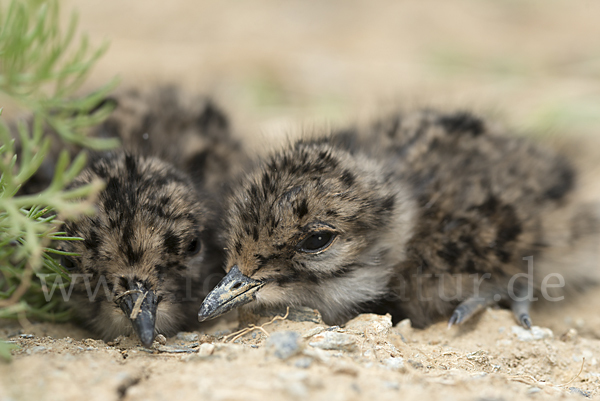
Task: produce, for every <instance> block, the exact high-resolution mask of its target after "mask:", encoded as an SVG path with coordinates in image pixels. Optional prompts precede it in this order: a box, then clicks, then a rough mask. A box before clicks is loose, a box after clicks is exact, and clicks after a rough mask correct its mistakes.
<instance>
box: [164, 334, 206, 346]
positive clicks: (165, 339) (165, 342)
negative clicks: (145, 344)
mask: <svg viewBox="0 0 600 401" xmlns="http://www.w3.org/2000/svg"><path fill="white" fill-rule="evenodd" d="M196 337H198V335H196ZM154 341H156V342H157V343H159V344H160V345H166V344H167V338H166V337H165V336H163V335H162V334H159V335H157V336H156V338H155V339H154Z"/></svg>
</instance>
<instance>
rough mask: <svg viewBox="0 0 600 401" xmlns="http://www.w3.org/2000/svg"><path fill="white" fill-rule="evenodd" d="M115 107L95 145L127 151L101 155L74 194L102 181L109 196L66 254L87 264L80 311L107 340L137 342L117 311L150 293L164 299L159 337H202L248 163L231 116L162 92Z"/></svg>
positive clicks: (77, 292)
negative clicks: (106, 140) (226, 200)
mask: <svg viewBox="0 0 600 401" xmlns="http://www.w3.org/2000/svg"><path fill="white" fill-rule="evenodd" d="M107 101H111V102H115V104H116V108H115V111H114V112H113V114H112V115H111V116H110V117H109V119H108V120H106V121H105V122H104V123H103V124H102V125H100V126H99V127H97V128H95V129H94V132H93V135H95V136H104V137H119V138H120V139H122V141H123V148H124V149H121V150H117V151H113V152H108V153H97V154H93V155H92V157H91V161H90V163H89V165H88V167H87V168H86V170H84V171H83V172H82V173H81V174H80V175H79V177H78V178H77V179H76V180H75V181H74V182H73V184H72V187H77V186H80V185H84V184H86V183H89V182H91V181H92V180H95V179H101V180H103V181H104V182H105V183H106V187H105V189H104V190H103V191H102V192H101V193H100V194H99V196H98V199H97V200H96V207H97V213H96V214H95V215H94V216H89V217H82V218H81V219H80V220H78V221H74V222H69V223H66V225H65V231H66V232H67V233H68V235H69V236H79V237H82V238H83V239H84V241H64V242H63V243H61V244H60V246H61V248H62V249H64V250H67V251H70V252H77V253H79V254H80V256H77V257H73V258H72V260H71V261H69V265H72V266H69V267H70V270H71V272H72V273H73V274H78V275H80V276H78V277H76V278H75V279H74V289H73V296H72V300H71V304H72V305H73V307H74V309H75V311H76V313H77V316H78V318H79V320H80V321H81V322H82V323H83V324H84V325H85V326H87V327H89V328H90V329H92V330H93V331H94V332H96V333H98V334H99V335H100V336H101V337H102V338H104V339H113V338H115V337H116V336H118V335H128V334H130V333H131V332H132V331H133V328H132V324H131V322H130V320H129V319H128V317H127V316H126V315H125V314H124V312H123V311H122V310H121V308H120V307H119V303H118V302H117V301H118V300H119V298H120V297H121V296H122V295H123V294H124V293H126V292H127V291H128V290H130V289H131V283H132V282H138V283H142V284H143V286H144V287H145V288H146V289H147V290H151V291H153V292H155V294H156V296H157V299H158V306H157V313H156V325H155V332H156V333H157V334H158V333H161V334H164V335H167V336H169V335H172V334H174V333H176V332H177V331H180V330H183V329H189V328H191V327H193V325H194V323H195V322H197V319H196V312H197V309H198V307H199V305H200V303H201V301H202V299H203V298H204V296H205V295H206V294H207V293H208V292H209V291H210V289H211V288H212V287H213V286H214V285H215V284H216V283H218V282H219V280H220V278H221V277H222V276H223V269H222V262H223V252H222V248H223V245H222V244H221V243H220V242H219V240H218V238H219V230H220V225H219V220H218V219H217V216H218V215H219V213H220V212H221V209H220V206H221V205H220V197H221V193H222V191H223V190H224V186H225V183H226V182H227V179H226V177H228V176H229V175H230V174H231V173H232V171H233V170H234V169H235V168H237V167H236V166H239V165H240V164H241V163H242V160H243V155H242V153H241V150H240V146H239V144H238V142H237V141H236V140H235V139H233V138H232V136H231V134H230V132H229V126H228V121H227V118H226V117H225V115H224V114H223V113H222V112H221V111H220V110H218V109H217V108H216V107H215V106H214V105H212V104H211V103H210V102H207V101H206V100H200V101H197V102H196V103H191V102H187V103H186V102H184V101H183V100H182V97H181V96H180V95H179V94H178V93H177V91H175V90H174V89H159V90H152V91H150V92H137V91H129V92H125V93H123V94H121V95H117V96H115V97H114V98H111V99H108V100H107ZM74 277H75V276H74ZM84 277H85V280H84ZM86 280H87V283H86ZM90 291H91V292H90ZM94 291H97V293H96V296H95V297H90V294H94Z"/></svg>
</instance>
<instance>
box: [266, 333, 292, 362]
mask: <svg viewBox="0 0 600 401" xmlns="http://www.w3.org/2000/svg"><path fill="white" fill-rule="evenodd" d="M299 342H300V334H299V333H297V332H295V331H279V332H277V333H273V334H271V336H270V337H269V338H268V339H267V343H266V347H267V350H268V351H270V352H271V353H273V354H274V355H275V356H276V357H277V358H279V359H288V358H289V357H291V356H293V355H296V354H297V353H298V352H299V351H300V344H299Z"/></svg>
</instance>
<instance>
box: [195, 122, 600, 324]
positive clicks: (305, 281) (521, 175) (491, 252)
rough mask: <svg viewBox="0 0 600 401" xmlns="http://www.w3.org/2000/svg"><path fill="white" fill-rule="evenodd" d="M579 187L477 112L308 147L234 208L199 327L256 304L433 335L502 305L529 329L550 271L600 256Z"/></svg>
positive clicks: (265, 169)
mask: <svg viewBox="0 0 600 401" xmlns="http://www.w3.org/2000/svg"><path fill="white" fill-rule="evenodd" d="M575 189H576V172H575V171H574V169H573V168H572V167H571V165H570V164H569V162H568V161H566V160H565V159H563V158H561V157H560V156H558V155H557V154H555V153H553V152H551V151H549V150H546V149H543V148H542V147H538V146H535V145H533V144H531V143H529V142H527V141H526V140H523V139H519V138H516V137H509V136H504V135H501V134H500V133H498V132H496V131H495V130H493V129H491V128H490V127H488V125H487V124H486V123H485V122H483V121H482V120H480V119H479V118H476V117H474V116H472V115H470V114H468V113H456V114H444V113H438V112H434V111H426V112H420V113H414V114H409V115H406V116H401V115H395V116H392V117H391V118H388V119H384V120H382V121H379V122H377V123H376V124H373V125H372V126H371V127H370V128H369V129H367V130H365V131H357V130H348V131H342V132H338V133H335V134H332V135H326V136H323V137H321V138H317V139H307V140H300V141H298V142H296V143H295V144H293V145H291V146H289V147H287V148H286V149H284V150H283V151H281V152H278V153H275V154H273V155H272V156H271V157H269V158H267V159H266V160H264V161H263V162H262V164H260V165H259V167H258V168H256V169H255V170H254V171H252V172H251V173H250V174H248V176H247V177H246V178H245V180H244V181H243V184H242V185H240V187H239V188H237V190H236V191H235V193H234V195H233V197H232V198H231V200H230V205H229V209H228V215H227V219H226V220H227V221H226V233H227V256H226V270H227V271H228V274H227V275H226V277H225V278H224V279H223V280H222V281H221V283H220V284H219V285H218V286H217V287H216V288H215V289H214V290H213V291H212V292H211V293H210V294H209V295H208V297H207V298H206V300H205V301H204V302H203V304H202V307H201V309H200V312H199V315H198V316H199V320H200V321H202V320H206V319H209V318H213V317H216V316H218V315H220V314H222V313H224V312H226V311H228V310H230V309H232V308H234V307H237V306H240V305H244V304H247V303H250V305H249V306H254V307H279V306H285V305H289V306H294V305H303V306H309V307H312V308H315V309H318V310H319V311H320V312H321V314H322V316H323V319H324V321H325V322H327V323H329V324H342V323H344V322H345V321H347V320H348V319H350V318H352V317H354V316H355V315H357V314H358V313H361V312H375V313H386V312H387V313H391V314H392V317H393V320H394V321H395V322H397V321H399V320H401V319H404V318H410V319H411V321H412V323H413V325H414V326H415V327H426V326H427V325H429V324H431V323H432V322H435V321H437V320H439V319H440V318H443V317H446V318H447V317H450V321H449V324H450V325H451V324H454V323H461V322H464V321H466V320H467V319H468V318H469V317H471V316H473V314H475V313H476V312H477V311H478V310H480V309H482V308H483V307H485V306H487V305H491V304H494V303H499V304H504V305H506V306H509V307H511V308H512V309H513V311H514V313H515V316H516V317H517V319H518V320H519V322H520V323H521V324H522V325H523V326H525V327H530V326H531V319H530V316H529V306H530V302H531V301H532V300H533V299H534V296H535V295H539V290H540V284H541V283H542V281H543V279H544V275H543V274H540V273H542V272H555V271H557V269H558V271H559V272H561V273H565V274H567V273H568V272H569V269H571V267H570V266H569V267H568V268H567V266H568V264H565V263H564V262H565V261H568V260H569V256H568V255H571V257H574V256H573V255H575V254H577V255H586V256H589V255H592V254H593V252H594V249H596V248H595V247H596V246H597V239H598V236H597V234H598V232H599V229H598V219H597V216H596V213H595V210H594V209H593V208H592V207H590V206H588V205H584V204H581V203H580V202H578V201H577V197H576V191H575ZM586 252H587V253H586ZM530 256H531V257H533V258H534V260H535V263H536V269H535V272H534V273H533V285H532V283H531V281H530V280H529V277H527V276H526V274H525V273H528V272H529V270H528V264H527V262H528V261H529V259H527V260H525V261H524V260H523V258H528V257H530ZM584 259H585V261H586V262H587V264H588V266H589V265H590V263H594V262H595V263H597V258H596V259H594V258H593V257H592V258H584ZM570 260H571V261H572V260H573V259H570ZM538 263H540V264H541V265H542V266H540V267H539V268H538ZM561 269H562V270H561ZM520 273H521V274H520ZM552 283H555V281H553V282H552ZM532 287H533V288H532Z"/></svg>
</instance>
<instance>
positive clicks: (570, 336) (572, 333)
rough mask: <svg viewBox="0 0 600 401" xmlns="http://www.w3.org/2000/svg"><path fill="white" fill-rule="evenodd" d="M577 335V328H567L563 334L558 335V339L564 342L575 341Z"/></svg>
mask: <svg viewBox="0 0 600 401" xmlns="http://www.w3.org/2000/svg"><path fill="white" fill-rule="evenodd" d="M577 337H579V333H577V330H575V329H569V330H567V331H566V332H565V333H564V334H563V335H561V336H560V341H562V342H565V343H566V342H569V341H575V340H577Z"/></svg>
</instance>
